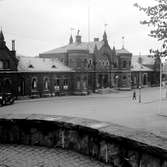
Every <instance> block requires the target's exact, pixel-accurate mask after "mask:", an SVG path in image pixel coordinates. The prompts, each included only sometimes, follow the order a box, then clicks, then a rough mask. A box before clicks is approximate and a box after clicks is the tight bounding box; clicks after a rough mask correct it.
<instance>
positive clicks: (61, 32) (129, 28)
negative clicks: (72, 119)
mask: <svg viewBox="0 0 167 167" xmlns="http://www.w3.org/2000/svg"><path fill="white" fill-rule="evenodd" d="M136 2H137V3H139V4H141V5H143V6H148V5H150V4H153V3H154V0H147V1H146V0H0V27H1V28H2V30H3V32H4V36H5V40H6V43H7V46H8V47H9V48H11V40H13V39H14V40H16V51H17V53H19V54H22V55H25V56H38V55H39V53H42V52H44V51H48V50H51V49H54V48H57V47H60V46H63V45H66V44H68V43H69V37H70V35H71V33H72V35H73V37H74V38H75V35H76V33H77V30H78V29H79V30H80V34H81V36H82V41H85V42H86V41H88V39H89V37H88V36H89V35H88V34H89V33H88V27H89V31H90V40H91V41H92V40H93V39H94V38H95V37H98V38H99V39H100V40H101V39H102V36H103V33H104V30H106V32H107V36H108V41H109V44H110V46H111V47H113V45H114V46H115V47H116V49H120V48H121V47H122V44H123V42H122V37H123V36H124V45H125V48H126V49H127V50H129V51H130V52H132V53H133V55H138V54H139V53H141V54H142V55H144V54H149V49H150V48H158V47H157V46H158V45H159V44H158V42H157V40H156V39H154V38H151V37H149V36H148V34H149V30H150V28H149V27H147V26H145V25H141V24H140V21H141V20H144V19H145V18H147V17H146V15H145V14H144V13H142V12H141V11H139V10H138V9H137V8H136V7H134V5H133V4H134V3H136ZM88 9H89V12H88ZM88 13H89V17H88ZM88 18H89V19H88ZM88 20H89V26H88ZM105 24H107V26H106V27H105ZM71 28H73V29H74V30H73V31H72V32H71Z"/></svg>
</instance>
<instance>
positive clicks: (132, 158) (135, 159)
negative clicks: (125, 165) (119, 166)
mask: <svg viewBox="0 0 167 167" xmlns="http://www.w3.org/2000/svg"><path fill="white" fill-rule="evenodd" d="M126 158H127V160H128V162H129V164H130V165H131V166H132V167H138V164H139V161H140V155H139V153H138V152H137V151H134V150H128V151H127V155H126Z"/></svg>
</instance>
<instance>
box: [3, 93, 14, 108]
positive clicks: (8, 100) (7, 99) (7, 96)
mask: <svg viewBox="0 0 167 167" xmlns="http://www.w3.org/2000/svg"><path fill="white" fill-rule="evenodd" d="M14 101H15V96H14V95H13V94H12V93H0V105H1V106H4V105H8V104H13V103H14Z"/></svg>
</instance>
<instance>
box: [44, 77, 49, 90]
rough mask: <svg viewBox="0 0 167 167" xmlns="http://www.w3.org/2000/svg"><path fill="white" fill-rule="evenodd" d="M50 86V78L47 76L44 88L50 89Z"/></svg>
mask: <svg viewBox="0 0 167 167" xmlns="http://www.w3.org/2000/svg"><path fill="white" fill-rule="evenodd" d="M48 88H49V81H48V78H45V80H44V89H46V90H48Z"/></svg>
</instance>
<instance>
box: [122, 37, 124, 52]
mask: <svg viewBox="0 0 167 167" xmlns="http://www.w3.org/2000/svg"><path fill="white" fill-rule="evenodd" d="M124 48H125V37H124V36H122V49H124Z"/></svg>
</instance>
